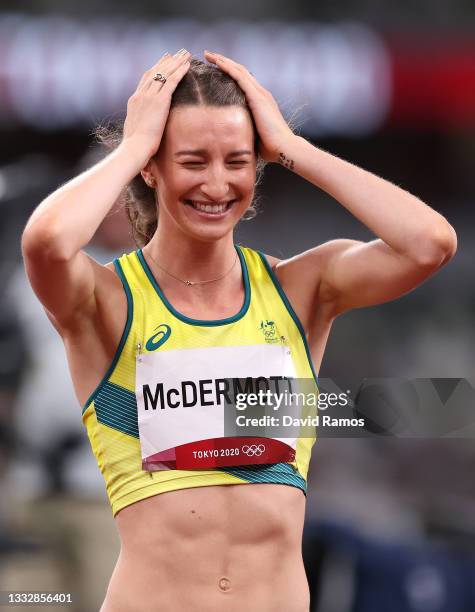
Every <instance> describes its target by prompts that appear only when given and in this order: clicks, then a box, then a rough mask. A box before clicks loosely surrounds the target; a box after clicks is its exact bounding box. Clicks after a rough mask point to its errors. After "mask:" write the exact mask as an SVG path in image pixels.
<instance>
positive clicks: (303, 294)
mask: <svg viewBox="0 0 475 612" xmlns="http://www.w3.org/2000/svg"><path fill="white" fill-rule="evenodd" d="M312 251H315V249H312ZM312 251H306V252H304V253H299V254H297V255H295V256H294V257H290V258H289V259H279V258H278V257H275V256H273V255H267V254H266V255H265V257H266V259H267V261H268V262H269V265H270V267H271V268H272V270H273V271H274V274H275V275H276V277H277V279H278V281H279V283H280V285H281V287H282V289H283V291H284V293H285V295H286V296H287V298H288V300H289V302H290V304H291V305H292V308H293V309H294V311H295V313H296V314H297V316H298V318H299V320H300V321H301V322H302V325H303V327H304V329H305V330H307V331H309V330H310V329H311V328H312V327H313V325H314V323H315V318H316V317H317V316H323V317H327V314H328V317H327V318H328V319H329V320H330V318H331V317H330V315H329V312H328V313H327V311H326V310H325V309H322V304H321V303H320V300H319V288H320V281H321V265H320V263H319V257H318V254H315V253H314V252H312ZM327 310H328V309H327Z"/></svg>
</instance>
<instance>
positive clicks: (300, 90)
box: [0, 0, 475, 612]
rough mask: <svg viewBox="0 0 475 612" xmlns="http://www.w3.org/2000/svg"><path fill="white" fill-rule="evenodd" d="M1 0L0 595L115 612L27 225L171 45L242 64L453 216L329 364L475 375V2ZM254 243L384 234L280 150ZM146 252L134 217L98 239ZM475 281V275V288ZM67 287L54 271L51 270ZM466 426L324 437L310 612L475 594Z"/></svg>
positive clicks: (455, 605) (346, 328) (310, 553)
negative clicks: (70, 596)
mask: <svg viewBox="0 0 475 612" xmlns="http://www.w3.org/2000/svg"><path fill="white" fill-rule="evenodd" d="M2 7H3V8H2V9H1V10H0V47H1V58H2V60H1V62H0V142H1V147H0V218H1V223H0V238H1V239H0V249H1V250H0V253H1V257H0V281H1V286H2V292H1V294H0V478H1V488H0V491H1V494H0V590H7V589H16V590H43V591H44V590H59V591H72V592H73V593H74V594H75V603H74V605H73V606H72V607H71V608H72V609H74V611H75V612H89V611H91V610H98V609H99V607H100V604H101V602H102V600H103V598H104V594H105V589H106V586H107V582H108V579H109V577H110V574H111V572H112V568H113V565H114V563H115V560H116V557H117V554H118V550H119V541H118V535H117V532H116V529H115V526H114V522H113V519H112V514H111V511H110V509H109V506H108V505H107V502H106V497H105V492H104V485H103V481H102V477H101V476H100V473H99V471H98V468H97V467H96V464H95V462H94V460H93V456H92V453H91V451H90V448H89V442H88V440H87V436H86V433H85V431H84V430H83V427H82V423H81V409H80V407H79V406H78V404H77V402H76V400H75V398H74V395H73V391H72V386H71V383H70V380H69V375H68V373H67V369H66V364H65V359H64V354H63V349H62V345H61V342H60V340H59V338H57V337H56V335H55V333H54V331H53V329H52V327H51V326H50V325H49V323H48V322H47V320H46V317H45V316H44V314H43V312H42V309H41V307H40V306H39V304H38V303H37V301H36V299H35V298H34V296H33V294H32V293H31V290H30V288H29V286H28V284H27V281H26V278H25V275H24V272H23V268H22V261H21V253H20V241H19V239H20V234H21V231H22V228H23V226H24V224H25V222H26V220H27V218H28V216H29V214H30V213H31V212H32V210H33V208H34V207H35V206H36V205H37V204H38V203H39V202H40V201H41V199H42V198H44V197H45V196H46V195H47V194H48V193H49V192H51V191H52V190H53V189H55V188H56V187H57V186H58V185H60V184H62V183H63V182H65V181H66V180H68V179H69V178H71V177H72V176H74V175H75V174H77V173H78V172H79V171H81V170H83V169H85V168H87V167H89V166H90V165H91V164H92V163H94V161H95V160H96V159H98V156H100V154H101V153H100V152H98V151H97V150H95V148H94V145H93V142H92V139H91V135H90V134H91V130H92V128H93V126H94V125H95V124H96V123H97V122H99V121H103V120H110V119H115V118H117V117H119V116H120V115H121V114H122V113H123V111H124V109H125V103H126V100H127V98H128V96H129V95H130V94H131V93H132V91H133V90H134V88H135V86H136V83H137V82H138V79H139V77H140V75H141V74H142V72H143V71H144V70H145V69H147V68H148V67H149V66H150V65H152V63H154V61H156V58H158V57H159V56H160V55H161V54H162V53H164V52H165V51H170V52H174V51H176V50H178V49H180V48H181V47H186V48H187V49H189V50H191V51H192V52H193V53H194V54H195V56H196V57H200V58H202V52H203V49H204V48H208V49H211V50H216V51H220V52H222V53H224V54H226V55H229V56H230V57H232V58H234V59H236V60H237V61H239V62H242V63H244V64H245V65H246V66H247V67H248V68H249V69H250V70H251V71H252V72H253V73H254V75H255V76H256V77H257V78H258V79H259V80H260V81H261V82H262V84H263V85H264V86H265V87H267V88H268V89H270V90H271V91H272V93H273V94H274V96H275V97H276V99H277V100H278V102H279V103H280V105H281V108H282V109H283V111H284V112H285V114H286V115H287V116H293V117H294V119H295V121H296V123H297V125H298V126H299V128H298V129H299V132H300V133H301V134H302V135H304V136H305V137H307V138H309V139H311V140H312V141H313V142H315V143H316V144H317V145H318V146H321V147H323V148H325V149H326V150H329V151H330V152H332V153H334V154H336V155H338V156H340V157H343V158H345V159H347V160H349V161H352V162H354V163H355V164H358V165H361V166H363V167H364V168H366V169H368V170H371V171H373V172H375V173H377V174H379V175H381V176H383V177H385V178H387V179H389V180H391V181H393V182H394V183H396V184H398V185H400V186H402V187H404V188H405V189H408V190H409V191H411V192H412V193H414V194H416V195H418V196H419V197H420V198H422V199H423V200H425V201H427V202H428V203H429V204H430V205H431V206H433V207H434V208H435V209H436V210H438V211H439V212H441V213H442V214H444V215H445V216H446V217H447V218H448V220H449V221H450V222H451V223H452V225H453V226H454V227H455V229H456V231H457V233H458V238H459V248H458V253H457V255H456V257H455V259H454V260H453V261H452V262H451V263H450V264H449V265H448V266H447V267H446V268H444V269H443V270H442V271H441V272H440V273H438V274H437V275H436V276H435V277H434V278H431V279H429V280H428V281H427V282H426V283H424V285H423V286H421V287H420V288H418V289H416V290H415V291H414V292H412V293H410V294H409V295H407V296H405V297H403V298H401V299H399V300H397V301H395V302H393V303H391V304H386V305H382V306H378V307H374V308H368V309H364V310H358V311H353V312H350V313H347V314H345V315H344V316H343V317H341V318H340V319H338V320H337V321H336V323H335V324H334V327H333V330H332V334H331V336H330V340H329V343H328V348H327V352H326V356H325V358H324V362H323V366H322V369H321V372H320V375H321V376H324V377H334V378H338V377H339V376H340V377H344V376H346V375H348V374H349V373H351V375H352V376H354V377H359V378H361V379H363V378H364V377H407V378H414V377H455V378H457V377H467V378H468V377H473V375H474V365H475V349H474V347H475V329H474V325H473V316H474V314H475V288H474V285H473V284H472V282H470V281H471V279H472V275H473V273H472V269H473V264H472V262H473V260H474V250H475V246H474V245H475V223H474V222H475V215H474V213H473V203H474V199H475V198H474V196H475V172H474V171H473V166H474V159H475V156H474V153H475V139H474V136H475V130H474V128H475V37H474V33H475V4H474V3H471V2H468V1H467V0H418V1H416V0H413V1H410V0H404V1H400V2H389V1H388V0H346V1H345V2H341V1H338V0H321V1H320V2H318V3H317V2H315V3H312V2H309V1H308V0H294V1H293V2H283V1H277V0H273V1H270V0H260V2H253V3H251V2H240V3H227V2H224V3H223V2H217V1H214V0H203V2H201V3H195V2H191V1H190V0H174V2H151V1H150V0H139V1H137V2H134V3H128V2H127V3H126V2H124V1H122V0H118V1H117V0H116V1H115V2H111V1H110V0H107V1H102V2H100V3H98V2H92V1H90V0H83V1H82V2H81V3H79V4H77V3H73V2H71V1H70V0H62V1H61V2H60V1H59V0H58V1H54V0H42V1H41V2H40V1H36V2H35V1H31V2H27V1H23V2H21V1H20V2H18V1H17V2H14V1H13V0H6V1H5V0H4V2H3V3H2ZM260 193H261V196H262V198H261V204H262V212H261V213H260V214H259V215H258V217H257V218H256V219H255V220H253V221H251V222H245V223H242V224H241V226H240V227H239V231H238V236H237V238H238V241H239V242H242V243H243V244H247V245H249V246H252V247H256V248H260V249H261V250H264V251H266V252H268V253H270V254H272V255H276V256H280V257H286V256H290V255H292V254H295V253H296V252H299V251H301V250H304V249H306V248H310V247H311V246H313V245H316V244H319V243H322V242H324V241H327V240H330V239H332V238H338V237H350V238H356V239H361V240H370V239H372V238H373V236H372V235H371V234H370V232H369V231H368V230H367V229H366V228H365V227H363V226H362V225H361V224H360V223H359V222H357V221H356V220H355V219H353V218H352V217H351V216H350V215H349V214H348V213H347V212H346V211H345V210H344V209H343V208H342V207H341V206H340V205H338V204H337V203H336V202H335V201H333V200H331V198H329V197H327V196H326V195H325V194H324V193H322V192H321V191H319V190H318V189H316V188H315V187H313V186H312V185H310V184H308V183H305V181H303V180H302V179H300V178H299V177H298V176H296V175H293V174H292V173H290V172H289V171H287V170H285V169H284V168H282V167H278V166H276V165H273V166H270V167H268V168H267V170H266V176H265V179H264V182H263V184H262V186H261V188H260ZM132 248H134V247H133V245H132V243H131V239H130V236H129V231H128V228H127V225H126V222H125V218H124V215H123V211H122V210H121V209H120V207H119V208H117V210H116V211H115V212H113V213H112V214H111V215H110V216H109V217H108V218H107V219H106V221H105V222H104V224H103V225H102V226H101V228H100V231H98V234H97V236H96V239H95V240H94V242H93V243H92V244H91V245H90V247H89V252H90V253H91V254H92V255H93V256H94V257H96V258H97V259H98V260H100V261H103V262H105V261H109V260H110V259H111V258H112V257H114V256H115V255H116V254H120V253H122V252H124V251H127V250H131V249H132ZM465 281H467V282H465ZM52 282H54V279H52ZM474 464H475V448H474V445H473V442H472V440H470V439H455V440H454V439H452V440H451V439H444V440H442V439H433V440H427V439H426V440H422V439H401V438H380V439H378V438H372V439H349V438H348V439H330V438H326V439H321V440H319V441H318V442H317V444H316V446H315V450H314V455H313V460H312V464H311V467H310V477H309V493H308V512H307V526H306V532H305V538H304V553H305V561H306V565H307V569H308V574H309V580H310V585H311V591H312V610H313V611H314V612H315V611H316V612H376V611H378V612H380V611H381V610H382V609H385V611H386V612H393V611H394V612H396V611H397V612H462V611H463V612H469V611H473V610H475V586H474V580H473V577H474V575H475V522H474V516H475V488H474V485H473V480H472V478H473V476H472V472H471V466H472V465H474Z"/></svg>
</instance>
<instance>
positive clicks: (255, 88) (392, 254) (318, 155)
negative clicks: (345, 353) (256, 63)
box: [207, 53, 457, 320]
mask: <svg viewBox="0 0 475 612" xmlns="http://www.w3.org/2000/svg"><path fill="white" fill-rule="evenodd" d="M207 59H208V60H209V61H210V62H213V63H214V64H216V65H217V66H219V67H220V68H221V69H222V70H223V71H225V72H227V73H228V74H229V75H230V76H232V77H233V78H234V79H235V80H236V81H237V82H238V83H239V85H240V86H241V88H242V89H243V91H244V92H245V94H246V98H247V101H248V103H249V106H250V108H251V110H252V113H253V116H254V120H255V122H256V127H257V130H258V132H259V136H260V140H261V143H260V153H261V155H262V157H263V158H264V159H266V160H267V161H270V162H277V163H280V164H282V165H283V166H285V167H286V168H288V169H289V170H292V171H293V172H295V173H296V174H299V175H300V176H301V177H303V178H304V179H306V180H307V181H309V182H311V183H312V184H314V185H315V186H316V187H319V188H320V189H323V190H324V191H326V192H327V193H328V194H330V195H331V196H333V197H334V198H335V200H337V202H339V203H340V204H341V205H342V206H344V207H345V208H346V209H347V210H348V211H349V212H350V213H352V214H353V215H354V216H355V217H356V218H357V219H359V220H360V221H361V222H362V223H364V224H365V225H366V226H367V227H368V228H369V229H370V230H371V231H372V232H373V233H374V234H375V235H376V236H378V238H377V239H376V240H372V241H370V242H360V241H357V240H345V239H338V240H332V241H330V242H327V243H325V244H322V245H319V246H317V247H315V248H313V249H310V250H308V251H306V252H304V253H301V254H300V255H297V256H296V257H293V258H292V259H289V260H285V261H281V262H279V263H277V265H276V270H277V271H278V272H279V277H280V278H282V279H288V280H289V283H290V284H294V285H295V283H298V290H299V291H300V292H305V293H306V294H308V295H305V296H304V297H303V298H302V302H304V303H312V304H316V303H321V302H325V303H326V304H327V305H330V306H331V312H332V315H333V316H336V315H337V314H339V313H341V312H344V311H345V310H348V309H350V308H357V307H360V306H369V305H371V304H378V303H381V302H385V301H388V300H392V299H394V298H396V297H398V296H400V295H403V294H404V293H407V292H408V291H410V290H411V289H413V288H414V287H416V286H417V285H419V284H420V283H422V282H423V281H424V280H425V279H426V278H428V277H429V276H430V275H432V274H433V273H434V272H435V271H436V270H438V269H439V268H440V267H441V266H443V265H444V264H445V263H446V262H447V261H449V260H450V259H451V258H452V257H453V255H454V254H455V252H456V249H457V237H456V234H455V231H454V229H453V227H452V226H451V225H450V224H449V223H448V222H447V220H446V219H445V218H444V217H443V216H442V215H440V214H439V213H437V212H436V211H435V210H433V209H432V208H430V207H429V206H427V205H426V204H424V203H423V202H421V200H419V199H418V198H417V197H415V196H413V195H411V194H410V193H408V192H407V191H404V190H403V189H401V188H399V187H397V186H396V185H393V184H391V183H390V182H389V181H386V180H384V179H382V178H380V177H378V176H376V175H374V174H372V173H371V172H367V171H366V170H363V169H362V168H358V167H357V166H354V165H352V164H350V163H348V162H346V161H343V160H341V159H339V158H338V157H335V156H334V155H331V154H329V153H326V152H325V151H323V150H321V149H318V148H317V147H315V146H313V145H312V144H311V143H309V142H307V141H306V140H305V139H304V138H301V137H300V136H296V135H294V134H293V133H292V132H291V130H290V128H289V127H288V125H287V123H286V122H285V120H284V118H283V117H282V114H281V113H280V110H279V107H278V105H277V103H276V101H275V100H274V98H273V97H272V95H271V93H270V92H269V91H267V90H266V89H265V88H264V87H262V85H261V84H260V83H259V82H258V81H257V79H256V78H255V77H254V76H253V75H252V74H251V73H250V72H249V71H248V70H247V69H246V68H245V67H244V66H243V65H241V64H238V63H236V62H234V61H233V60H231V59H230V58H227V57H224V56H223V55H221V54H216V53H207ZM310 318H311V315H310ZM307 320H308V319H307Z"/></svg>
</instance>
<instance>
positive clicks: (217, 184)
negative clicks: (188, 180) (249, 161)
mask: <svg viewBox="0 0 475 612" xmlns="http://www.w3.org/2000/svg"><path fill="white" fill-rule="evenodd" d="M203 178H204V180H203V183H202V184H201V191H202V193H203V195H204V196H205V197H206V198H207V199H208V200H213V201H215V202H220V201H222V200H224V199H226V196H228V195H229V191H230V189H229V176H228V171H227V170H226V168H225V167H224V166H223V165H222V164H211V165H210V166H209V167H208V169H207V171H206V173H205V175H204V177H203Z"/></svg>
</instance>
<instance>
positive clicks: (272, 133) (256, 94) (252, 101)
mask: <svg viewBox="0 0 475 612" xmlns="http://www.w3.org/2000/svg"><path fill="white" fill-rule="evenodd" d="M205 57H206V59H207V60H208V61H209V62H211V63H212V64H215V65H216V66H217V67H218V68H220V69H221V70H222V71H223V72H225V73H226V74H228V75H229V76H230V77H231V78H232V79H234V80H235V81H236V82H237V84H238V85H239V87H240V88H241V89H242V90H243V92H244V94H245V96H246V100H247V103H248V105H249V108H250V109H251V112H252V115H253V117H254V121H255V123H256V128H257V131H258V133H259V139H260V146H259V153H260V155H261V157H262V158H263V159H264V160H265V161H267V162H277V161H278V160H279V153H281V152H282V147H283V144H284V142H285V141H286V140H287V139H288V138H290V137H293V136H294V133H293V132H292V130H291V129H290V128H289V126H288V125H287V122H286V121H285V119H284V117H283V116H282V113H281V112H280V110H279V106H278V104H277V102H276V101H275V100H274V97H273V96H272V94H271V93H270V91H268V90H267V89H265V88H264V87H262V85H261V84H260V83H259V82H258V81H257V79H256V78H255V77H254V76H253V75H252V74H251V73H250V72H249V70H248V69H247V68H246V67H245V66H243V65H242V64H238V63H237V62H234V61H233V60H232V59H229V57H225V56H224V55H221V54H220V53H211V52H210V51H205Z"/></svg>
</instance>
